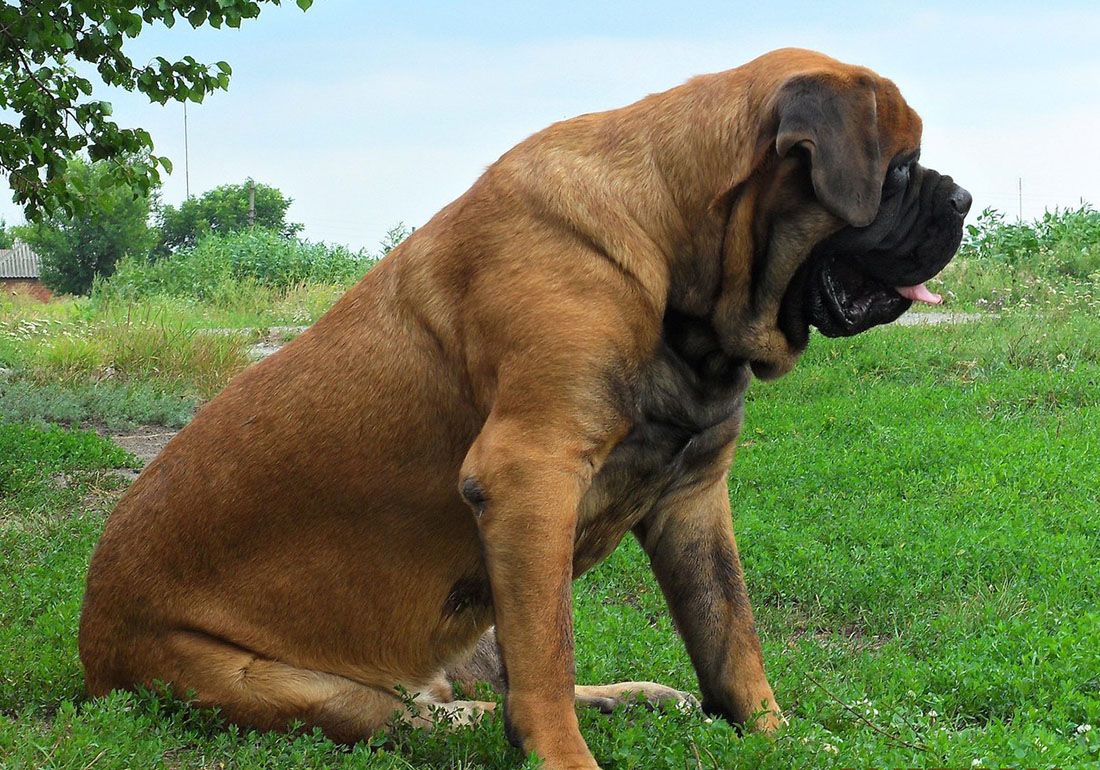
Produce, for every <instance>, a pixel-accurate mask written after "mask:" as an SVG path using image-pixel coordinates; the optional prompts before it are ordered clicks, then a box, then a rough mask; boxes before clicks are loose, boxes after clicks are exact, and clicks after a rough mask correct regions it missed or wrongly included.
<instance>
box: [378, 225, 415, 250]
mask: <svg viewBox="0 0 1100 770" xmlns="http://www.w3.org/2000/svg"><path fill="white" fill-rule="evenodd" d="M415 231H416V228H415V227H409V226H408V225H406V224H405V223H404V222H398V223H397V224H396V225H394V226H393V227H391V228H390V229H389V230H387V231H386V234H385V235H384V236H383V237H382V240H381V241H379V242H378V246H379V247H380V248H381V250H382V251H381V254H380V255H379V257H380V258H381V257H384V256H386V255H387V254H389V253H390V252H391V251H393V250H394V249H396V248H397V247H398V246H400V245H401V242H402V241H403V240H405V239H406V238H408V237H409V236H410V235H412V234H413V232H415Z"/></svg>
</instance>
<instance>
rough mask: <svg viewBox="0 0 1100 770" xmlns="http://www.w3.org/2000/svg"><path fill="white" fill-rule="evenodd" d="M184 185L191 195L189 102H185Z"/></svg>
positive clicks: (188, 194) (189, 195) (188, 195)
mask: <svg viewBox="0 0 1100 770" xmlns="http://www.w3.org/2000/svg"><path fill="white" fill-rule="evenodd" d="M183 186H184V189H185V190H186V192H187V197H188V198H190V197H191V157H190V154H189V153H188V152H187V102H186V100H185V101H184V103H183Z"/></svg>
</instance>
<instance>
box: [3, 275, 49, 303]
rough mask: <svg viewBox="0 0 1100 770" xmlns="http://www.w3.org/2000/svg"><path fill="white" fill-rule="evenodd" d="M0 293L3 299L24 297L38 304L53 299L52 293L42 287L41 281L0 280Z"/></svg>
mask: <svg viewBox="0 0 1100 770" xmlns="http://www.w3.org/2000/svg"><path fill="white" fill-rule="evenodd" d="M0 291H3V295H4V296H5V297H15V296H19V295H22V296H25V297H33V298H34V299H36V300H38V301H39V302H49V301H50V300H51V299H53V292H52V291H50V290H49V289H47V288H46V287H45V286H43V285H42V282H41V281H34V280H24V279H7V280H0Z"/></svg>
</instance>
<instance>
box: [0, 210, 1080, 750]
mask: <svg viewBox="0 0 1100 770" xmlns="http://www.w3.org/2000/svg"><path fill="white" fill-rule="evenodd" d="M1097 216H1098V215H1097V214H1096V212H1093V211H1092V210H1091V209H1089V208H1088V207H1083V208H1082V209H1080V210H1078V211H1070V212H1056V213H1055V214H1053V215H1050V216H1048V217H1046V218H1044V220H1040V221H1039V222H1036V223H1025V224H1017V225H1009V224H1006V223H1005V222H1003V220H998V218H997V216H996V215H992V214H988V213H987V214H985V215H983V217H982V218H981V219H979V220H978V221H977V222H976V224H975V226H974V228H973V229H972V230H971V232H970V233H969V235H968V240H967V243H966V245H965V247H964V249H963V252H962V254H961V256H960V257H959V258H958V259H957V260H956V261H955V262H954V263H953V264H952V265H951V266H950V267H949V268H948V270H947V271H945V273H944V275H943V276H942V278H941V279H940V282H939V283H938V284H936V285H935V286H934V288H935V289H936V290H940V291H943V292H944V293H945V294H947V296H948V297H949V298H950V299H949V301H950V306H949V308H948V309H962V310H970V311H994V312H993V313H990V314H989V316H988V317H987V318H985V319H984V320H981V321H979V322H976V323H973V324H968V325H961V326H937V327H906V328H903V327H888V328H882V329H877V330H874V331H872V332H869V333H867V334H864V335H861V336H859V337H856V338H853V339H847V340H827V339H823V338H821V337H815V338H814V339H813V341H812V343H811V346H810V349H809V350H808V351H807V354H806V356H805V358H804V360H803V361H802V363H801V364H800V365H799V366H798V367H797V368H796V369H795V371H794V372H792V373H791V374H790V375H788V376H787V377H784V378H782V379H781V380H779V381H777V382H775V383H768V384H764V383H755V384H754V385H753V386H752V388H751V389H750V391H749V394H748V397H747V404H746V421H745V428H744V431H743V434H742V442H741V447H740V449H739V450H738V457H737V460H736V462H735V464H734V468H733V472H732V474H731V478H730V496H731V501H732V505H733V511H734V525H735V528H736V530H737V532H738V542H739V544H740V547H741V554H742V559H743V563H744V568H745V575H746V579H747V581H748V583H749V590H750V595H751V596H752V599H753V602H754V605H755V607H756V614H757V624H758V627H759V630H760V634H761V638H762V641H763V645H764V653H765V662H766V665H767V668H768V671H769V676H770V678H771V681H772V684H773V686H774V689H775V691H776V695H777V698H778V699H779V702H780V704H781V705H783V706H784V707H785V709H786V714H787V717H788V719H789V720H790V724H789V725H788V726H787V727H786V728H785V729H784V730H783V731H782V733H781V734H780V735H779V736H778V737H777V738H776V739H775V740H771V741H769V740H766V739H764V738H761V737H759V736H754V735H749V736H744V737H742V736H739V735H738V734H737V732H736V731H735V730H734V729H733V728H732V727H730V726H729V725H727V724H726V723H724V722H722V721H721V720H716V721H714V722H708V721H706V720H704V719H703V718H702V717H700V716H699V715H696V714H680V713H657V714H648V713H639V712H637V711H621V712H618V713H616V714H614V715H612V716H610V717H605V716H602V715H599V714H595V713H589V712H582V714H581V723H582V729H583V730H584V733H585V737H586V739H587V740H588V742H589V745H590V746H591V748H592V750H593V752H594V753H595V755H596V756H597V758H598V759H599V760H600V761H601V764H602V766H604V767H607V768H616V769H621V768H666V767H667V768H684V767H687V768H691V769H692V770H696V769H697V768H716V767H720V768H746V769H747V768H791V767H836V768H843V767H863V768H865V767H922V768H930V767H950V768H969V767H973V766H984V767H1062V768H1082V767H1084V768H1088V767H1092V768H1100V602H1097V596H1098V595H1100V579H1098V575H1100V573H1098V571H1097V566H1096V565H1097V564H1100V528H1098V525H1097V524H1098V519H1097V511H1100V493H1098V492H1097V490H1100V461H1098V459H1097V458H1098V452H1100V253H1098V252H1097V250H1096V247H1095V244H1096V243H1098V242H1100V236H1098V235H1097V233H1096V229H1097V226H1098V220H1097ZM124 275H125V273H124ZM341 289H342V284H340V283H324V282H316V281H307V282H304V283H301V284H297V285H282V286H278V287H273V286H270V285H265V284H263V283H262V282H260V281H258V280H256V279H255V277H254V276H253V277H247V276H246V277H245V278H242V279H235V280H234V281H229V282H226V283H224V284H222V286H221V289H220V291H222V293H221V294H220V295H218V296H213V295H211V296H206V297H200V296H195V295H194V294H193V293H192V294H188V293H187V292H183V293H181V294H179V295H170V296H169V295H166V293H164V292H159V293H158V292H154V293H152V294H150V295H148V296H145V297H144V298H143V299H141V301H140V302H137V301H132V300H130V299H124V298H122V297H121V293H115V294H111V293H109V292H100V293H99V295H98V296H97V297H95V298H93V299H82V300H75V301H71V300H70V301H63V302H59V303H54V304H51V305H48V306H45V307H42V306H29V305H20V306H15V305H12V304H10V303H9V304H7V305H4V306H2V307H0V368H2V369H4V370H6V371H5V372H0V554H3V559H0V767H3V768H5V770H6V768H32V767H33V768H39V767H42V768H72V769H73V770H91V768H96V769H97V770H100V769H102V768H126V767H153V766H161V765H163V766H166V767H169V768H222V767H226V768H299V767H307V768H309V767H317V768H321V767H325V768H327V767H343V768H382V769H383V770H396V769H398V768H401V769H403V770H407V769H408V768H416V769H417V770H427V769H428V768H463V769H464V770H476V769H481V768H486V769H489V768H492V769H497V768H510V767H515V766H517V765H520V764H522V763H523V757H522V756H521V755H520V753H519V752H517V751H516V750H514V749H511V748H510V747H509V746H508V745H507V742H506V741H505V738H504V735H503V730H502V728H501V724H500V721H499V720H490V721H488V722H486V723H485V724H483V725H482V726H480V727H479V728H477V729H473V730H459V731H455V732H448V731H440V732H437V733H434V734H431V735H425V734H422V733H420V732H418V731H413V730H401V731H399V732H398V734H397V735H395V736H393V737H392V738H391V739H389V740H388V741H386V742H384V743H383V744H382V745H381V746H379V745H377V742H376V743H375V745H371V744H369V743H364V744H360V745H358V746H356V747H354V748H351V749H347V748H342V747H337V746H334V745H333V744H332V743H330V742H329V741H327V740H325V739H324V738H323V737H321V736H319V735H316V734H310V735H297V736H283V735H273V734H258V733H254V732H250V731H243V730H239V729H237V728H234V727H227V726H225V725H223V724H221V722H220V721H219V720H218V718H217V716H216V715H213V714H211V713H208V712H199V711H194V710H191V709H189V708H187V707H186V706H184V705H182V704H181V703H180V702H178V701H174V700H170V699H165V698H161V697H156V696H153V695H150V694H123V693H116V694H114V695H112V696H110V697H108V698H101V699H96V700H88V699H87V698H86V697H85V696H84V693H83V685H82V681H81V672H80V667H79V661H78V659H77V654H76V626H77V619H78V614H79V603H80V597H81V594H82V589H83V580H84V571H85V569H86V565H87V559H88V556H89V554H90V552H91V549H92V547H93V546H94V544H95V541H96V539H97V537H98V535H99V532H100V531H101V529H102V526H103V522H104V520H105V517H106V516H107V513H108V512H109V510H110V509H111V507H112V506H113V504H114V502H115V500H116V499H117V496H118V494H119V493H120V490H121V487H122V486H123V484H124V482H122V481H121V480H120V479H118V478H117V477H116V476H114V475H112V474H110V473H109V472H106V469H108V468H111V467H114V466H118V465H128V464H129V463H130V462H132V460H131V459H130V458H127V457H126V456H125V454H124V453H122V452H121V451H120V450H117V448H114V447H112V445H110V444H109V443H108V442H106V441H105V440H103V439H100V438H98V437H97V436H95V435H93V434H90V433H86V432H79V431H75V432H70V431H67V430H64V429H62V428H58V427H56V426H53V425H49V424H48V423H50V422H64V423H67V424H69V425H96V426H101V425H106V426H107V427H111V426H117V427H128V426H129V425H131V424H136V423H145V424H162V425H169V426H175V425H179V424H181V423H183V422H185V421H186V420H187V419H188V417H189V415H190V414H191V411H192V409H193V408H194V407H195V405H197V404H198V403H200V402H201V401H202V400H203V399H204V398H207V397H209V395H210V394H211V393H212V392H214V391H216V390H217V389H218V388H220V387H221V384H222V383H224V382H225V381H226V380H227V378H228V377H230V376H231V375H232V374H233V373H234V372H235V371H237V370H238V369H239V368H240V367H241V366H243V365H244V363H245V361H246V359H245V358H243V356H244V354H245V351H246V347H247V345H248V343H249V341H251V340H252V339H254V338H255V337H256V336H257V335H258V334H259V333H260V330H261V329H262V328H263V327H265V326H270V325H273V324H294V323H307V322H309V321H311V320H313V319H314V318H316V317H317V316H318V315H319V314H320V313H321V312H323V310H324V308H326V307H327V306H328V304H330V303H331V302H332V301H333V300H334V299H335V297H336V296H337V295H338V293H339V292H340V290H341ZM210 327H228V328H241V327H251V329H252V331H250V332H248V333H242V334H236V335H232V334H231V335H215V334H210V333H208V332H205V331H203V330H205V329H208V328H210ZM575 605H576V636H577V670H578V680H579V681H581V682H588V683H598V682H608V681H614V680H623V679H653V680H657V681H661V682H664V683H666V684H669V685H672V686H676V687H679V688H682V689H689V690H694V689H695V688H696V683H695V680H694V674H693V672H692V670H691V666H690V663H689V661H688V659H687V655H686V653H685V652H684V649H683V646H682V644H681V643H680V641H679V640H678V638H677V637H676V634H675V632H674V630H673V628H672V624H671V622H670V620H669V617H668V613H667V611H666V609H665V606H664V602H663V599H662V597H661V595H660V591H659V590H658V589H657V587H656V584H655V582H654V580H653V578H652V576H651V575H650V573H649V570H648V567H647V565H646V561H645V557H644V555H643V554H642V552H641V551H640V549H639V548H638V547H637V545H636V544H635V543H633V542H632V541H628V542H625V543H624V544H623V546H621V547H620V548H619V549H618V550H617V551H616V552H615V553H614V554H612V556H611V557H610V558H609V559H608V560H607V561H606V562H604V563H603V564H602V565H600V566H599V567H597V568H596V569H594V570H593V571H592V572H591V573H589V574H587V575H585V576H584V577H583V578H582V579H580V580H579V581H578V582H577V583H576V585H575ZM1086 725H1092V726H1093V727H1094V729H1092V730H1086V729H1085V726H1086ZM975 763H977V765H976V764H975ZM528 766H531V767H533V766H534V765H533V764H530V763H529V765H528Z"/></svg>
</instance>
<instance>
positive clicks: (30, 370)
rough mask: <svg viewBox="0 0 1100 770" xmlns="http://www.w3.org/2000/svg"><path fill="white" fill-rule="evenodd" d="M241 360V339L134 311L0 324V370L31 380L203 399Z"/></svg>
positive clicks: (244, 358) (244, 360) (244, 352)
mask: <svg viewBox="0 0 1100 770" xmlns="http://www.w3.org/2000/svg"><path fill="white" fill-rule="evenodd" d="M249 362H250V359H249V355H248V339H247V337H246V336H245V335H242V334H217V333H208V332H202V331H200V330H197V329H195V328H193V327H191V326H189V325H188V323H187V322H186V319H184V318H180V317H178V316H174V315H169V314H162V313H157V312H152V311H149V310H146V309H142V308H134V307H126V306H121V307H118V308H116V309H112V310H109V311H107V312H105V313H103V314H101V315H99V316H98V317H95V318H92V319H88V320H79V321H72V322H47V321H34V320H29V319H26V318H22V319H18V320H15V319H13V320H11V321H2V322H0V366H3V367H6V368H10V369H12V370H13V372H14V373H15V374H16V375H18V376H19V377H20V378H22V379H27V380H31V381H34V382H38V383H48V384H54V383H61V384H63V385H68V386H82V385H87V384H98V383H103V382H110V383H135V382H145V383H151V384H154V385H156V386H159V388H160V389H162V391H165V392H171V393H174V394H177V395H178V396H181V397H185V398H193V397H195V396H198V397H201V398H207V399H208V398H211V397H212V396H213V395H214V394H216V393H217V392H218V391H220V390H221V389H222V388H224V387H225V385H226V383H227V382H228V381H229V379H230V378H231V377H232V376H233V375H235V374H236V373H237V372H239V371H241V370H242V369H244V368H245V367H246V366H247V365H248V364H249Z"/></svg>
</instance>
